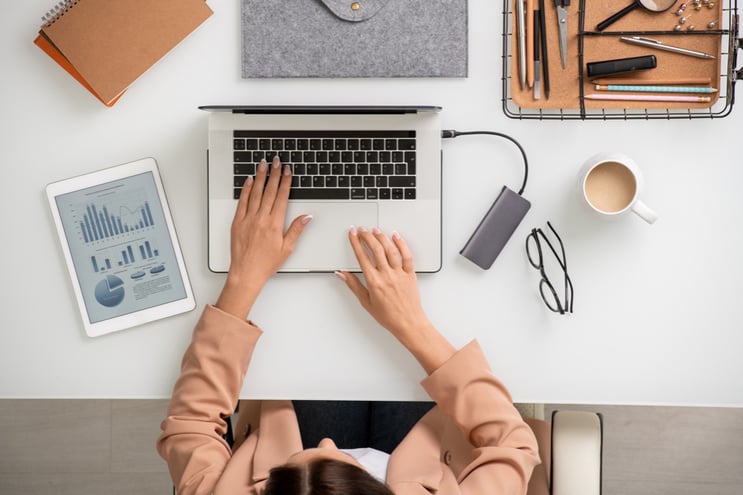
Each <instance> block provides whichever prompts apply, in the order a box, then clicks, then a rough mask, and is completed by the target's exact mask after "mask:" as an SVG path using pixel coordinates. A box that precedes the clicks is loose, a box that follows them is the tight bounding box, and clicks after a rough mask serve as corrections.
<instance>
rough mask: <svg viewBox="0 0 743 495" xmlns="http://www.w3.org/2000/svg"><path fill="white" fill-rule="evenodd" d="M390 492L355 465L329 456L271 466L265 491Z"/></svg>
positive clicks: (278, 494) (302, 494)
mask: <svg viewBox="0 0 743 495" xmlns="http://www.w3.org/2000/svg"><path fill="white" fill-rule="evenodd" d="M348 494H353V495H393V493H392V490H390V489H389V488H388V487H387V485H385V484H384V483H382V482H380V481H378V480H377V479H375V478H374V477H373V476H372V475H371V474H369V473H367V472H366V471H364V470H363V469H361V468H360V467H358V466H354V465H353V464H349V463H347V462H341V461H336V460H332V459H317V460H315V461H312V462H309V463H308V464H305V465H292V464H285V465H283V466H279V467H275V468H273V469H272V470H271V472H270V474H269V476H268V481H267V482H266V491H265V495H348Z"/></svg>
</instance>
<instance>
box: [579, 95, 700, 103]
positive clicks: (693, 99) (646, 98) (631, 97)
mask: <svg viewBox="0 0 743 495" xmlns="http://www.w3.org/2000/svg"><path fill="white" fill-rule="evenodd" d="M585 98H586V99H587V100H612V101H683V102H689V103H709V102H710V101H712V98H711V97H709V96H687V95H622V94H590V95H586V96H585Z"/></svg>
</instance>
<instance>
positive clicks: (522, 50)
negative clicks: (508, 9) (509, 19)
mask: <svg viewBox="0 0 743 495" xmlns="http://www.w3.org/2000/svg"><path fill="white" fill-rule="evenodd" d="M516 29H517V31H518V38H519V83H520V84H521V89H522V90H523V89H524V88H525V87H526V32H525V31H524V0H516Z"/></svg>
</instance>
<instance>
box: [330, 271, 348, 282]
mask: <svg viewBox="0 0 743 495" xmlns="http://www.w3.org/2000/svg"><path fill="white" fill-rule="evenodd" d="M333 274H334V275H335V276H336V277H338V278H339V279H341V280H343V281H344V282H345V281H346V274H345V273H343V272H333Z"/></svg>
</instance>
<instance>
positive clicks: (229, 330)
mask: <svg viewBox="0 0 743 495" xmlns="http://www.w3.org/2000/svg"><path fill="white" fill-rule="evenodd" d="M261 334H262V331H261V330H260V329H259V328H258V327H256V326H254V325H253V324H251V323H250V322H246V321H242V320H240V319H238V318H235V317H233V316H231V315H229V314H227V313H224V312H222V311H220V310H219V309H217V308H215V307H213V306H207V307H206V308H205V310H204V312H203V314H202V316H201V318H200V320H199V322H198V324H197V326H196V329H195V330H194V333H193V339H192V342H191V344H190V346H189V347H188V349H187V350H186V353H185V355H184V356H183V362H182V366H181V374H180V377H179V378H178V380H177V382H176V384H175V387H174V390H173V397H172V399H171V401H170V404H169V406H168V412H167V417H166V418H165V420H164V421H163V422H162V425H161V428H162V434H161V435H160V437H159V439H158V441H157V450H158V452H159V454H160V455H161V456H162V457H163V458H164V459H165V460H166V461H167V463H168V468H169V470H170V475H171V477H172V479H173V482H174V484H175V486H176V488H177V491H178V494H179V495H194V494H211V493H214V494H216V495H222V494H252V493H256V494H257V493H261V492H262V491H263V488H264V487H265V482H266V479H267V478H268V475H269V471H270V470H271V468H273V467H275V466H279V465H281V464H283V463H285V462H286V460H287V458H288V457H289V456H291V455H292V454H294V453H295V452H298V451H300V450H302V442H301V438H300V434H299V427H298V425H297V418H296V415H295V413H294V409H293V407H292V404H291V402H290V401H263V402H262V403H261V404H260V408H259V409H258V410H257V413H256V415H255V416H256V417H255V419H253V420H248V421H247V422H246V421H242V423H243V424H244V425H245V428H244V429H243V428H238V430H239V431H238V434H240V433H242V432H244V433H245V434H244V435H239V438H238V439H237V441H236V448H235V451H234V452H233V451H232V450H231V449H230V447H229V446H228V445H227V443H226V442H225V441H224V440H223V439H222V438H221V435H222V434H224V432H225V431H226V423H225V420H224V418H227V417H229V416H230V415H231V414H232V413H233V411H234V410H235V406H236V405H237V401H238V396H239V394H240V390H241V389H242V385H243V379H244V377H245V374H246V372H247V370H248V365H249V364H250V359H251V356H252V354H253V350H254V348H255V345H256V343H257V341H258V339H259V337H260V336H261ZM421 384H422V386H423V388H424V389H425V390H426V392H427V393H428V394H429V395H430V396H431V398H432V399H433V400H434V401H435V402H436V404H437V407H434V408H433V409H432V410H431V411H430V412H428V413H427V414H426V415H425V416H424V417H423V418H421V420H420V421H419V422H418V423H417V424H416V425H415V426H414V427H413V428H412V429H411V431H410V433H408V435H407V436H406V437H405V438H404V439H403V440H402V442H401V443H400V445H399V446H398V447H397V448H396V449H395V451H394V452H393V453H392V455H391V456H390V462H389V466H388V470H387V485H388V486H389V487H390V488H391V489H392V491H393V492H394V493H396V494H399V495H402V494H429V493H437V494H442V495H449V494H472V495H480V494H481V495H498V494H508V495H511V494H525V493H526V490H527V485H528V482H529V478H530V476H531V474H532V471H533V469H534V468H535V466H537V465H538V464H539V462H540V461H539V454H538V447H537V442H536V439H535V437H534V434H533V433H532V430H531V429H530V428H529V426H527V425H526V423H524V421H523V420H522V419H521V416H520V415H519V413H518V411H517V410H516V409H515V408H514V407H513V404H512V403H511V398H510V396H509V394H508V391H507V390H506V388H505V387H504V386H503V385H502V384H501V383H500V382H499V381H498V380H497V379H496V378H495V377H494V376H493V374H492V372H491V371H490V368H489V366H488V363H487V360H486V359H485V356H484V354H483V352H482V350H481V349H480V347H479V345H478V344H477V342H476V341H472V342H470V343H469V344H468V345H466V346H465V347H464V348H462V349H461V350H459V351H458V352H457V353H456V354H455V355H454V356H453V357H452V358H451V359H449V360H448V361H447V362H446V363H445V364H444V365H442V366H441V367H440V368H439V369H437V370H436V371H434V372H433V373H432V374H431V375H430V376H428V377H427V378H426V379H424V380H423V381H422V382H421Z"/></svg>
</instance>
